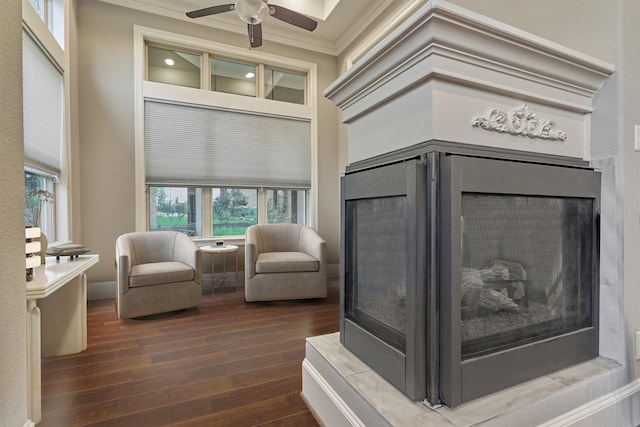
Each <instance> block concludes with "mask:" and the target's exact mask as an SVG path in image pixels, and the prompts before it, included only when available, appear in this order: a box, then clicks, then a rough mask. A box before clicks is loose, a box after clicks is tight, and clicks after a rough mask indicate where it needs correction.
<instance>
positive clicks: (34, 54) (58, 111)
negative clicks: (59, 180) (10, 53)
mask: <svg viewBox="0 0 640 427" xmlns="http://www.w3.org/2000/svg"><path fill="white" fill-rule="evenodd" d="M22 45H23V49H22V70H23V83H22V84H23V115H24V119H23V120H24V125H23V126H24V156H25V161H26V162H27V163H31V164H32V165H34V166H37V167H41V168H44V169H47V170H49V171H51V172H52V173H55V174H58V175H59V174H60V170H61V163H62V160H61V159H62V141H63V123H64V120H63V117H64V116H63V114H64V113H63V111H64V98H63V97H64V90H63V88H64V79H63V75H62V73H61V72H60V70H59V69H58V67H57V66H55V65H54V64H53V63H52V62H51V60H50V59H49V58H48V57H47V55H46V54H45V53H44V52H43V51H42V49H41V48H40V47H39V46H38V44H37V43H36V42H35V41H33V39H32V38H31V37H30V36H29V34H27V33H26V32H24V31H23V33H22Z"/></svg>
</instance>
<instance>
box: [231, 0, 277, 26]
mask: <svg viewBox="0 0 640 427" xmlns="http://www.w3.org/2000/svg"><path fill="white" fill-rule="evenodd" d="M235 9H236V12H237V13H238V16H239V17H240V19H242V20H243V21H244V22H246V23H247V24H252V25H255V24H259V23H261V22H262V21H263V20H264V18H266V17H267V15H269V6H268V5H267V3H266V2H265V1H264V0H237V1H236V4H235Z"/></svg>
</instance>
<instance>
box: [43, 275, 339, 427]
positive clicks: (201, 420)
mask: <svg viewBox="0 0 640 427" xmlns="http://www.w3.org/2000/svg"><path fill="white" fill-rule="evenodd" d="M338 322H339V285H338V280H337V279H333V280H330V283H329V293H328V297H327V298H326V299H322V300H309V301H295V302H275V303H268V302H267V303H261V302H259V303H246V302H244V295H243V292H242V291H240V292H233V291H232V290H228V289H224V290H221V291H218V289H216V293H215V295H214V297H213V299H211V295H210V290H205V291H204V293H203V304H202V306H200V307H199V308H196V309H189V310H184V311H182V312H178V313H173V314H171V315H167V316H158V317H154V318H151V319H146V320H137V319H127V320H120V319H117V317H116V313H115V304H114V302H113V301H112V300H102V301H90V302H89V304H88V310H87V333H88V348H87V350H86V351H84V352H82V353H78V354H75V355H69V356H62V357H56V358H50V359H46V360H43V362H42V395H43V417H42V421H41V422H40V424H38V426H39V427H59V426H64V427H76V426H127V427H129V426H136V427H138V426H140V427H144V426H154V427H156V426H198V427H202V426H204V427H207V426H216V427H218V426H234V427H237V426H264V427H267V426H268V427H288V426H302V427H305V426H313V427H315V426H317V423H316V421H315V419H314V418H313V416H312V415H311V413H310V412H309V410H308V409H307V407H306V406H305V405H304V402H303V401H302V399H301V398H300V392H301V387H302V385H301V384H302V368H301V364H302V360H303V358H304V346H305V338H306V337H309V336H315V335H322V334H327V333H332V332H336V331H338Z"/></svg>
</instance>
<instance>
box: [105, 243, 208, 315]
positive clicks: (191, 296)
mask: <svg viewBox="0 0 640 427" xmlns="http://www.w3.org/2000/svg"><path fill="white" fill-rule="evenodd" d="M199 252H200V249H199V248H198V245H196V244H195V243H194V242H193V240H191V238H190V237H188V236H187V235H185V234H183V233H179V232H177V231H151V232H137V233H127V234H123V235H121V236H120V237H118V239H117V241H116V268H117V298H116V300H117V306H118V317H119V318H121V319H127V318H131V317H140V316H146V315H149V314H157V313H164V312H169V311H174V310H180V309H184V308H190V307H196V306H198V305H200V303H201V301H202V290H201V277H202V274H201V271H202V267H201V265H200V264H201V257H200V253H199Z"/></svg>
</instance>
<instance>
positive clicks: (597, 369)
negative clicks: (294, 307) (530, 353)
mask: <svg viewBox="0 0 640 427" xmlns="http://www.w3.org/2000/svg"><path fill="white" fill-rule="evenodd" d="M622 377H624V368H623V367H622V365H620V364H619V363H617V362H615V361H613V360H610V359H606V358H602V357H601V358H597V359H594V360H592V361H589V362H585V363H581V364H579V365H576V366H572V367H570V368H567V369H564V370H561V371H558V372H555V373H552V374H549V375H546V376H543V377H540V378H536V379H534V380H531V381H527V382H525V383H522V384H519V385H517V386H514V387H510V388H508V389H505V390H501V391H499V392H496V393H493V394H490V395H488V396H484V397H481V398H478V399H476V400H473V401H471V402H467V403H464V404H462V405H460V406H458V407H456V408H455V409H450V408H448V407H446V406H441V407H437V408H431V407H428V406H426V405H425V404H423V403H422V402H415V401H411V400H409V399H408V398H407V397H406V396H405V395H404V394H402V393H401V392H400V391H398V390H397V389H396V388H395V387H393V386H392V385H391V384H389V383H388V382H387V381H385V380H384V379H383V378H382V377H380V376H379V375H378V374H376V373H375V372H374V371H373V370H371V369H370V368H369V367H368V366H367V365H365V364H364V363H363V362H361V361H360V360H359V359H358V358H357V357H356V356H354V355H353V354H352V353H350V352H349V351H348V350H347V349H346V348H345V347H344V346H343V345H341V344H340V334H339V333H335V334H330V335H322V336H317V337H312V338H308V339H307V344H306V357H305V360H304V362H303V364H302V397H303V399H304V401H305V402H306V403H307V406H309V408H310V410H311V411H312V413H313V414H314V416H315V417H316V419H317V420H318V422H319V423H320V424H321V425H325V426H331V427H340V426H367V427H372V426H418V425H424V426H429V427H440V426H448V427H451V426H457V427H460V426H475V425H482V426H506V425H509V426H519V427H523V426H539V425H546V426H565V425H580V426H583V425H585V426H587V425H588V426H591V425H594V426H595V425H602V424H599V423H600V422H601V421H602V420H607V421H608V422H611V421H614V419H615V423H614V424H608V425H620V426H622V425H634V424H631V422H632V419H633V418H635V415H634V414H633V412H634V409H633V407H634V406H636V405H637V404H638V401H639V400H640V392H639V391H638V389H639V388H640V384H635V383H631V385H630V386H631V387H629V386H627V387H626V388H629V390H626V389H625V387H623V385H624V384H625V383H626V382H625V381H620V379H621V378H622ZM619 387H622V388H619ZM625 390H626V392H625ZM627 407H628V408H629V410H627V409H626V408H627ZM611 417H614V419H612V418H611ZM620 417H622V418H620Z"/></svg>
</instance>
